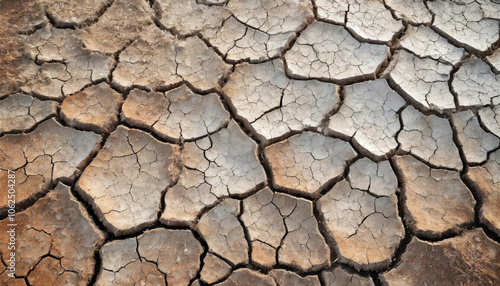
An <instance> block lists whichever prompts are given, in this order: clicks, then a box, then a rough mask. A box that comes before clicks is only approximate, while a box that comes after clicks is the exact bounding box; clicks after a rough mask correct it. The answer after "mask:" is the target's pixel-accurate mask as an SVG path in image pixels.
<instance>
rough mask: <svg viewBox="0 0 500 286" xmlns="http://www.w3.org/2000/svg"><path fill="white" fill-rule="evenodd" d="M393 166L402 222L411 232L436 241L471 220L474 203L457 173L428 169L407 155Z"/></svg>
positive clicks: (397, 160)
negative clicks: (399, 189)
mask: <svg viewBox="0 0 500 286" xmlns="http://www.w3.org/2000/svg"><path fill="white" fill-rule="evenodd" d="M394 163H395V165H396V167H397V168H398V170H399V172H400V173H401V179H402V181H403V188H402V196H403V203H404V212H405V219H406V221H407V222H408V224H409V226H410V228H412V229H413V231H414V232H415V233H417V234H419V235H422V236H425V237H429V238H437V237H439V236H440V235H442V234H443V233H456V232H457V231H458V230H460V227H461V226H464V225H467V224H471V223H472V222H473V221H474V206H475V204H476V200H475V199H474V197H473V196H472V193H471V191H470V190H469V189H468V188H467V186H465V184H464V183H463V182H462V180H461V179H460V173H458V172H456V171H448V170H442V169H435V168H430V167H428V166H427V165H425V164H424V163H422V162H420V161H419V160H417V159H415V158H413V157H412V156H409V155H406V156H402V157H400V156H398V157H395V159H394Z"/></svg>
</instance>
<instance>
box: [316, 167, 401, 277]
mask: <svg viewBox="0 0 500 286" xmlns="http://www.w3.org/2000/svg"><path fill="white" fill-rule="evenodd" d="M375 170H376V172H375ZM396 188H397V180H396V175H395V174H394V171H393V170H392V168H391V166H390V164H389V162H388V161H383V162H380V163H375V162H373V161H371V160H370V159H368V158H363V159H361V160H359V161H356V162H355V163H354V164H353V165H352V166H351V167H350V172H349V176H348V178H347V180H342V181H340V182H339V183H337V184H335V186H333V188H332V189H331V190H330V191H329V192H328V193H326V195H325V196H323V197H322V198H321V199H319V200H318V201H317V207H318V211H319V213H320V215H321V216H322V217H323V218H324V224H325V226H326V228H327V230H328V235H329V236H330V238H332V239H333V240H334V241H335V243H336V249H338V252H339V254H340V257H339V258H340V260H341V261H342V262H344V263H348V264H349V265H351V266H352V267H355V268H356V269H358V270H359V269H363V270H373V269H379V268H382V267H386V266H387V265H389V263H390V262H391V259H392V258H393V257H394V255H395V252H396V248H397V247H398V246H399V242H400V241H401V240H402V239H403V237H404V235H405V231H404V227H403V223H402V221H401V219H400V217H399V215H398V208H397V197H396Z"/></svg>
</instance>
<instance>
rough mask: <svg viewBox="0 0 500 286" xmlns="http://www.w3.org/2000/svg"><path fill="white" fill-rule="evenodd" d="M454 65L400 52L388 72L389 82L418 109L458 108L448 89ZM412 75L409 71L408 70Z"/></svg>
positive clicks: (446, 109) (445, 109) (440, 109)
mask: <svg viewBox="0 0 500 286" xmlns="http://www.w3.org/2000/svg"><path fill="white" fill-rule="evenodd" d="M452 68H453V67H452V66H451V65H449V64H445V63H441V62H438V61H436V60H432V59H429V58H418V57H416V56H414V55H413V54H410V53H408V52H407V51H405V50H400V51H397V52H396V54H395V55H394V56H393V59H392V61H391V63H390V65H389V67H388V68H387V70H386V71H385V73H386V75H387V77H388V79H389V83H390V84H391V85H393V86H395V87H396V89H398V90H400V91H401V93H403V94H405V95H406V96H407V97H409V98H411V99H412V102H414V103H415V104H416V105H417V106H419V107H422V108H424V109H427V110H428V109H431V110H436V111H438V112H440V113H441V112H443V111H448V110H453V109H455V102H454V97H453V94H452V93H451V92H450V90H449V88H448V80H449V79H450V73H451V70H452ZM410 70H411V71H412V72H408V71H410Z"/></svg>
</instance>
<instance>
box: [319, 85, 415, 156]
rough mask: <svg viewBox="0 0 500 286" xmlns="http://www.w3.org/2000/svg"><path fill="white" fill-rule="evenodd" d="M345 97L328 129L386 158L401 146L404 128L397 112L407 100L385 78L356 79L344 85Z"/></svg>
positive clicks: (331, 118) (371, 153)
mask: <svg viewBox="0 0 500 286" xmlns="http://www.w3.org/2000/svg"><path fill="white" fill-rule="evenodd" d="M344 92H345V99H344V101H343V102H342V105H341V106H340V109H339V110H338V111H337V112H336V113H335V114H334V115H333V116H332V117H330V122H329V124H328V129H327V130H328V132H330V133H333V134H334V135H335V134H339V133H340V134H342V135H344V136H348V137H352V138H353V142H354V143H356V144H357V145H359V146H360V147H361V149H363V150H366V151H368V153H369V155H371V156H373V157H375V158H383V157H385V156H387V155H389V154H390V153H391V152H392V151H394V150H395V149H396V148H397V147H398V143H397V142H396V138H395V137H396V133H397V132H398V131H399V129H400V128H401V124H400V123H399V115H398V114H397V112H399V110H400V109H401V108H402V107H403V106H404V105H405V103H406V102H405V101H404V100H403V98H401V96H399V95H398V94H397V93H396V92H395V91H394V90H392V89H391V88H390V87H389V85H388V84H387V81H386V80H383V79H379V80H375V81H369V82H362V83H356V84H353V85H350V86H347V87H345V88H344Z"/></svg>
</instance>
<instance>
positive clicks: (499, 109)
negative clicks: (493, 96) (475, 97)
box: [478, 100, 500, 138]
mask: <svg viewBox="0 0 500 286" xmlns="http://www.w3.org/2000/svg"><path fill="white" fill-rule="evenodd" d="M498 103H499V104H495V105H494V107H491V108H489V107H485V108H483V109H480V110H479V112H478V115H479V118H480V119H481V123H482V124H483V125H484V126H485V127H486V129H487V130H488V131H490V132H491V133H493V134H495V135H496V136H497V137H499V138H500V100H499V102H498Z"/></svg>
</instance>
